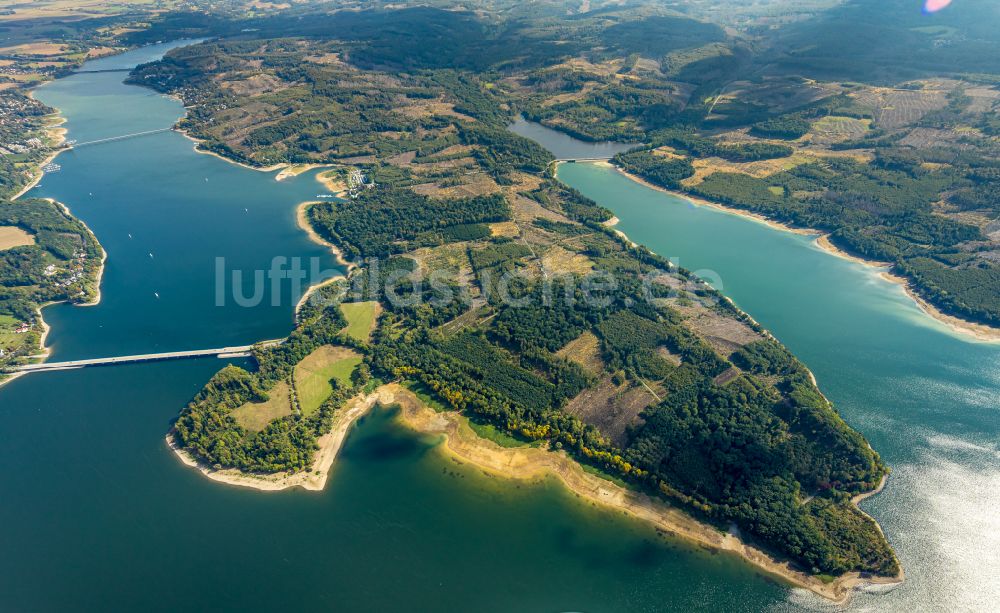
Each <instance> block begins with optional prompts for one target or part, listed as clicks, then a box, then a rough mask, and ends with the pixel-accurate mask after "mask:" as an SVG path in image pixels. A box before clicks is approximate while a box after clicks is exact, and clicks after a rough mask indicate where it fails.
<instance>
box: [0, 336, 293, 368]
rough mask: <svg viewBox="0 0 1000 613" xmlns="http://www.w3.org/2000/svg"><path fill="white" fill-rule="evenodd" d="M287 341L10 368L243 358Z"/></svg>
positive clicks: (79, 366)
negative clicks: (253, 351) (213, 357)
mask: <svg viewBox="0 0 1000 613" xmlns="http://www.w3.org/2000/svg"><path fill="white" fill-rule="evenodd" d="M283 342H285V341H284V339H277V340H270V341H263V342H260V343H257V344H256V345H241V346H238V347H217V348H214V349H193V350H190V351H168V352H164V353H145V354H141V355H122V356H114V357H107V358H91V359H87V360H69V361H65V362H41V363H39V364H23V365H21V366H15V367H13V368H11V369H10V370H9V372H10V373H31V372H45V371H52V370H73V369H76V368H87V367H89V366H117V365H119V364H135V363H138V362H160V361H163V360H183V359H190V358H203V357H211V356H215V357H219V358H241V357H247V356H249V355H250V352H251V351H252V350H253V348H254V347H259V346H263V347H274V346H276V345H280V344H281V343H283Z"/></svg>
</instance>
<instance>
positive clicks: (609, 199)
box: [542, 142, 1000, 611]
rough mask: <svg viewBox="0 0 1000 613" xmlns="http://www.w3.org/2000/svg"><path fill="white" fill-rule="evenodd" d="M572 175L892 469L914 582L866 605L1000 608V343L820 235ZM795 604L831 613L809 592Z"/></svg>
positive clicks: (614, 174) (593, 168) (894, 538)
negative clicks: (733, 314)
mask: <svg viewBox="0 0 1000 613" xmlns="http://www.w3.org/2000/svg"><path fill="white" fill-rule="evenodd" d="M542 144H543V145H546V143H545V142H542ZM558 178H559V179H560V180H561V181H563V182H564V183H566V184H567V185H569V186H571V187H574V188H576V189H578V190H580V191H581V192H582V193H583V194H585V195H586V196H589V197H590V198H592V199H594V200H596V201H597V202H598V203H600V204H602V205H604V206H606V207H608V208H609V209H611V210H612V211H613V212H614V214H615V215H616V216H617V217H619V218H620V220H621V221H620V223H619V224H618V226H617V228H618V229H620V230H621V231H622V232H624V233H625V234H626V235H628V237H629V238H630V239H631V240H633V241H635V242H637V243H640V244H642V245H645V246H647V247H649V248H650V249H652V250H653V251H655V252H657V253H658V254H660V255H661V256H664V257H667V258H675V259H676V261H677V263H678V264H679V265H680V266H683V267H685V268H688V269H690V270H693V271H696V272H698V273H699V274H700V275H702V276H703V277H704V278H706V279H707V280H709V281H711V282H712V283H713V284H714V285H716V286H717V289H720V290H721V291H722V292H723V293H725V294H726V295H727V296H729V297H730V298H732V299H733V300H734V301H735V302H736V304H737V305H738V306H739V307H740V308H742V309H743V310H745V311H746V312H748V313H749V314H750V315H752V316H753V317H754V318H755V319H756V320H757V321H759V322H760V323H761V324H762V325H763V326H764V327H766V328H767V329H769V330H771V331H772V332H773V333H774V334H775V335H776V336H777V337H778V338H779V339H780V340H781V341H782V342H783V343H785V344H786V345H787V346H788V347H789V348H790V349H791V350H792V351H793V352H794V353H795V354H796V355H797V356H798V357H799V358H801V359H802V360H803V361H804V362H805V363H806V364H807V365H808V366H809V368H810V369H811V370H812V371H813V372H814V373H815V375H816V377H817V379H818V382H819V386H820V388H821V390H822V391H823V392H824V393H825V394H826V395H827V396H828V397H829V398H830V399H831V400H832V401H833V402H834V403H835V405H836V406H837V408H838V410H839V411H840V413H841V415H843V417H844V418H845V419H846V420H847V422H848V423H850V424H851V426H853V427H854V428H855V429H857V430H859V431H860V432H862V433H863V434H864V435H865V436H866V437H867V438H868V440H869V441H870V442H871V444H872V446H873V447H874V448H875V449H876V450H877V451H878V452H879V453H880V454H881V455H882V457H883V459H884V460H886V462H887V463H888V464H889V466H890V467H891V468H892V471H893V472H892V475H891V476H890V478H889V481H888V484H887V487H886V489H885V491H884V492H883V493H881V494H880V495H878V496H875V497H874V498H870V499H868V500H867V501H865V502H864V503H862V508H863V509H864V510H866V511H867V512H869V513H870V514H872V515H873V516H874V517H875V518H876V519H877V520H878V521H879V523H880V524H881V525H882V527H883V529H884V530H885V532H886V534H887V536H888V538H889V540H890V542H891V543H892V544H893V546H894V547H895V548H896V550H897V553H898V554H899V556H900V559H901V561H902V564H903V568H904V570H905V571H906V575H907V580H906V582H905V583H904V584H903V585H901V586H899V587H897V588H895V589H894V590H892V591H891V593H887V594H861V595H859V596H856V597H855V599H854V600H853V602H852V607H855V608H858V609H864V608H865V607H878V609H879V610H892V611H913V610H920V609H923V608H926V607H928V606H936V607H942V608H947V609H951V610H987V609H989V608H990V607H991V606H992V604H991V603H995V602H997V600H998V599H1000V583H998V582H997V581H996V577H997V575H998V574H1000V515H997V513H996V508H997V506H998V505H1000V448H998V446H997V441H998V440H1000V406H998V402H997V399H998V398H1000V344H996V343H983V342H976V341H972V340H969V339H968V338H966V337H962V336H959V335H958V334H957V333H954V332H952V331H951V330H950V329H948V328H947V327H946V326H944V325H943V324H940V323H938V322H937V321H935V320H933V319H932V318H930V317H929V316H927V315H925V314H924V313H922V312H921V311H920V310H919V308H918V307H917V306H916V305H915V304H914V302H913V301H912V300H911V299H910V298H908V297H907V296H906V294H905V293H904V291H903V289H902V288H901V287H900V286H899V285H896V284H893V283H890V282H888V281H886V280H884V279H882V278H881V277H880V276H879V270H878V269H875V268H872V267H869V266H865V265H863V264H859V263H855V262H851V261H848V260H845V259H842V258H839V257H836V256H834V255H831V254H828V253H826V252H824V251H822V250H821V249H819V248H818V247H816V246H815V244H814V243H815V237H811V236H803V235H798V234H793V233H790V232H785V231H781V230H778V229H774V228H772V227H770V226H767V225H765V224H763V223H760V222H757V221H754V220H751V219H747V218H745V217H741V216H738V215H735V214H732V213H727V212H724V211H719V210H717V209H713V208H710V207H703V206H695V205H693V204H692V203H691V202H689V201H688V200H686V199H684V198H680V197H677V196H673V195H670V194H667V193H664V192H661V191H657V190H654V189H651V188H648V187H646V186H643V185H641V184H639V183H636V182H634V181H632V180H631V179H629V178H628V177H626V176H625V175H624V174H622V173H620V172H619V171H617V170H616V169H614V168H612V167H610V166H608V165H606V164H605V165H599V164H581V163H577V164H562V165H560V166H559V168H558ZM792 603H793V604H794V605H795V606H799V605H819V603H818V602H817V601H815V600H814V599H813V598H812V597H811V596H808V595H804V594H801V593H798V591H796V593H795V594H794V597H793V601H792ZM790 606H791V604H790Z"/></svg>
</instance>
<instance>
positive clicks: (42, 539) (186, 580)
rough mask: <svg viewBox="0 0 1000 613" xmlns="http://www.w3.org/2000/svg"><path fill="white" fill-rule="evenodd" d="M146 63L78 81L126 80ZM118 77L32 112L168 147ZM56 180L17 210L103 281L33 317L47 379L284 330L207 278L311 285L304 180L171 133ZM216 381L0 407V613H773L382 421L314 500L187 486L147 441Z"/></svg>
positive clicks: (166, 115)
mask: <svg viewBox="0 0 1000 613" xmlns="http://www.w3.org/2000/svg"><path fill="white" fill-rule="evenodd" d="M168 47H169V46H168V45H164V46H159V47H148V48H144V49H140V50H138V51H134V52H130V53H126V54H124V55H121V56H117V57H114V58H108V59H105V60H98V61H95V62H92V63H89V64H88V65H87V69H97V68H100V67H102V66H104V67H127V66H131V65H134V64H136V63H139V62H144V61H150V60H153V59H156V57H158V55H159V54H162V53H163V52H165V51H166V50H167V48H168ZM105 63H107V64H105ZM123 76H124V75H123V74H122V73H87V74H80V75H75V76H72V77H69V78H66V79H64V80H60V81H56V82H54V83H51V84H49V85H46V86H45V87H43V88H41V89H40V90H39V91H38V92H37V95H38V97H39V98H40V99H42V100H43V101H45V102H46V103H48V104H51V105H55V106H57V107H59V108H60V109H61V111H62V113H63V114H64V116H65V117H66V118H67V123H66V125H65V127H66V128H67V129H68V130H69V138H71V139H75V140H77V141H79V142H87V141H88V140H93V139H98V138H103V137H107V136H115V135H120V134H128V133H133V132H137V131H145V130H153V129H159V128H163V127H169V126H170V125H172V123H173V122H174V121H176V119H177V118H178V117H179V116H180V115H181V114H182V112H183V109H181V107H180V105H179V104H178V103H177V102H176V101H173V100H171V99H169V98H164V97H162V96H159V95H157V94H155V93H153V92H150V91H148V90H145V89H142V88H137V87H132V86H126V85H123V84H122V83H121V82H120V80H121V78H122V77H123ZM58 162H59V164H60V165H61V166H62V170H61V171H60V172H59V173H55V174H50V175H47V176H46V177H45V178H44V179H43V181H42V183H41V186H40V187H38V188H36V190H34V191H33V192H32V193H31V194H30V195H32V196H40V197H52V198H55V199H58V200H59V201H61V202H64V203H65V204H67V205H68V206H69V207H70V209H71V210H72V211H73V212H74V213H75V214H76V215H77V216H78V217H80V218H81V219H83V221H85V222H86V223H87V224H88V225H89V226H90V227H91V229H92V230H93V231H94V232H95V234H96V235H97V237H98V239H99V240H100V241H101V242H102V244H103V245H104V247H105V249H106V250H107V251H108V254H109V259H108V262H107V270H106V272H105V276H104V280H103V283H102V294H103V295H102V301H101V303H100V304H99V305H98V306H95V307H87V308H80V307H73V306H69V305H56V306H53V307H50V308H48V309H46V311H45V316H46V319H47V320H48V321H49V323H50V324H51V325H52V327H53V331H52V334H51V335H50V341H51V343H52V344H53V359H73V358H80V357H94V356H100V355H119V354H130V353H137V352H146V351H150V350H158V349H162V350H169V349H187V348H199V347H211V346H218V345H224V344H241V343H247V342H253V341H255V340H260V339H263V338H274V337H280V336H283V335H284V334H286V333H287V332H288V331H289V330H290V329H291V327H292V309H293V306H294V303H295V298H296V296H294V295H293V294H292V292H291V289H290V288H288V287H283V288H282V292H284V293H282V294H281V296H282V298H281V300H279V301H278V304H277V305H276V306H272V305H271V304H270V303H269V302H268V303H267V304H264V305H261V306H258V307H253V308H241V307H238V306H234V304H233V303H232V301H230V302H229V303H227V304H226V306H222V307H219V306H216V304H215V289H216V288H215V279H214V273H215V271H214V261H215V258H216V257H220V256H221V257H225V258H226V259H227V262H228V264H227V266H228V267H229V268H230V269H237V270H243V271H253V270H257V269H262V268H263V269H266V268H268V267H269V266H270V263H271V260H272V258H274V257H276V256H279V257H280V256H285V257H288V258H292V257H302V258H306V257H319V258H324V259H323V261H324V262H329V264H328V267H329V268H331V269H333V268H334V266H333V263H332V260H330V259H328V258H329V257H330V256H329V255H328V254H327V253H326V251H325V249H322V248H320V247H319V246H317V245H313V244H312V243H310V242H308V240H307V239H306V237H305V234H304V233H303V232H301V231H300V230H299V229H297V228H296V227H295V215H294V208H295V204H296V203H298V202H300V201H301V200H304V199H310V198H312V197H313V196H314V195H315V194H316V193H317V191H323V190H322V189H321V188H320V187H319V186H318V184H317V183H315V182H314V181H313V180H312V178H311V177H310V176H309V175H308V174H306V175H302V176H300V177H298V178H297V179H290V180H288V181H283V182H280V183H278V182H276V181H275V180H274V177H273V175H272V174H268V173H261V172H256V171H252V170H248V169H245V168H240V167H238V166H236V165H233V164H229V163H227V162H225V161H222V160H219V159H216V158H214V157H211V156H208V155H203V154H198V153H196V152H195V151H194V150H193V143H191V142H190V141H189V140H187V139H185V138H184V137H183V136H181V135H180V134H177V133H174V132H163V133H159V134H153V135H149V136H143V137H139V138H134V139H128V140H122V141H115V142H112V143H106V144H103V145H97V146H93V147H89V148H88V147H81V148H79V149H76V150H73V151H70V152H66V153H63V154H62V155H60V156H59V158H58ZM206 179H208V180H207V181H206ZM91 194H93V196H91ZM129 234H131V235H132V237H131V238H129ZM150 253H152V254H153V257H152V258H151V257H149V254H150ZM156 294H159V298H157V297H156ZM224 363H225V362H223V361H220V360H217V359H201V360H189V361H177V362H161V363H146V364H134V365H128V366H119V367H108V368H92V369H83V370H75V371H62V372H52V373H41V374H32V375H29V376H26V377H22V378H20V379H17V380H15V381H13V382H11V383H10V384H9V385H7V386H4V387H3V388H0V423H2V424H3V425H2V429H0V440H2V442H3V444H2V445H0V464H2V465H3V466H4V470H3V471H2V472H0V491H3V492H4V499H3V503H2V504H0V522H2V524H3V525H4V526H5V527H6V528H7V530H6V531H5V536H4V538H3V539H2V540H0V609H3V610H16V611H20V610H31V611H63V610H74V611H108V610H140V609H141V610H149V611H156V610H164V611H166V610H170V611H174V610H178V609H182V608H191V607H192V606H193V607H195V608H198V609H218V610H277V609H288V608H291V609H337V610H394V609H395V610H441V609H459V610H467V609H475V610H481V611H510V610H528V611H553V610H587V611H658V610H662V609H664V608H670V607H673V608H679V609H692V608H698V607H706V606H709V607H718V608H722V609H725V610H741V609H751V610H763V609H766V608H768V607H769V606H779V605H782V603H784V602H786V599H787V596H788V594H789V590H788V589H787V588H785V587H782V586H779V585H777V584H774V583H773V582H771V581H769V580H767V579H766V578H765V577H763V576H762V575H760V574H758V573H757V572H756V571H754V570H753V569H751V568H750V567H749V566H748V565H746V564H744V563H742V562H741V561H739V560H738V559H736V558H735V557H733V556H728V555H712V554H709V553H706V552H703V551H701V550H698V549H694V548H691V547H689V546H687V545H686V544H684V543H681V542H678V541H676V540H672V539H668V538H665V537H664V536H662V535H659V534H657V533H656V532H655V531H654V530H653V529H652V528H651V527H649V526H647V525H645V524H642V523H639V522H635V521H631V520H628V519H626V518H625V517H623V516H621V515H619V514H617V513H614V512H611V511H609V510H606V509H602V508H597V507H593V506H590V505H587V504H582V503H581V502H580V501H578V500H577V499H576V498H575V497H574V496H572V495H570V494H569V493H567V491H566V490H565V489H564V488H563V487H561V486H560V485H558V484H557V483H553V482H551V481H543V482H540V483H534V484H528V483H517V482H508V481H503V480H499V479H495V478H488V477H486V476H484V475H483V474H482V473H481V472H479V471H477V470H475V469H472V468H471V467H468V466H464V465H458V464H456V463H455V462H453V461H452V460H450V459H448V458H447V457H446V456H445V455H444V454H443V453H441V452H440V450H439V449H438V445H439V444H440V441H438V440H435V439H428V438H425V437H419V436H416V435H414V434H413V433H411V432H409V431H405V430H403V429H401V427H400V426H399V425H398V424H397V423H396V422H395V421H393V419H392V413H391V411H380V412H376V413H374V414H372V415H370V416H369V417H367V418H366V419H364V420H363V421H362V422H361V423H360V424H359V425H358V426H357V428H356V429H355V430H354V431H353V432H352V434H351V435H350V437H349V438H348V440H347V443H346V445H345V448H344V450H343V452H342V453H343V455H342V457H341V458H340V459H339V460H338V464H337V465H336V467H335V469H334V471H333V474H332V475H331V479H330V481H329V483H328V485H327V488H326V490H324V491H322V492H304V491H295V490H292V491H285V492H275V493H262V492H258V491H251V490H244V489H240V488H233V487H226V486H223V485H221V484H219V483H216V482H213V481H209V480H207V479H205V478H204V477H202V476H201V475H200V474H199V473H198V472H197V471H194V470H191V469H189V468H187V467H185V466H183V465H182V464H181V463H180V462H179V461H178V460H177V458H176V457H175V456H174V454H173V453H172V452H171V451H170V450H169V449H168V448H167V447H166V445H165V444H164V440H163V436H164V434H165V433H166V432H167V430H168V429H169V427H170V423H171V421H172V420H173V419H174V418H175V417H176V415H177V412H178V411H179V410H180V408H181V407H183V406H184V404H185V403H186V402H187V401H188V400H189V399H190V398H191V397H192V396H193V395H194V394H195V393H197V392H198V390H200V389H201V387H202V386H203V385H204V383H205V381H207V380H208V378H209V377H211V375H212V374H213V373H215V372H216V371H217V370H218V369H219V368H220V367H221V366H222V365H223V364H224Z"/></svg>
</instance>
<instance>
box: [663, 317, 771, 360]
mask: <svg viewBox="0 0 1000 613" xmlns="http://www.w3.org/2000/svg"><path fill="white" fill-rule="evenodd" d="M675 308H676V309H677V310H679V311H681V313H683V314H684V315H686V316H687V318H686V319H685V321H684V323H685V325H687V326H688V327H689V328H691V329H692V330H693V331H694V332H696V333H697V334H698V335H699V336H700V337H701V338H703V339H704V340H705V342H707V343H708V344H709V345H711V346H712V348H713V349H715V351H716V352H717V353H718V354H719V355H720V356H722V357H724V358H726V357H729V355H730V354H732V353H733V352H734V351H736V350H738V349H739V348H740V347H742V346H744V345H746V344H748V343H752V342H754V341H759V340H761V339H762V337H761V336H760V335H759V334H757V333H756V332H754V331H753V329H752V328H750V326H748V325H746V324H745V323H743V322H742V321H740V320H738V319H734V318H732V317H728V316H726V315H722V314H721V313H719V312H717V311H714V310H711V309H706V308H704V307H702V306H690V307H681V306H675Z"/></svg>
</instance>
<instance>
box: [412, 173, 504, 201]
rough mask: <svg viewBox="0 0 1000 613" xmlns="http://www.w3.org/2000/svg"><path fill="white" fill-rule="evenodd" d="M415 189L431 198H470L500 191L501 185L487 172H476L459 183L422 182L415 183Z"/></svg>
mask: <svg viewBox="0 0 1000 613" xmlns="http://www.w3.org/2000/svg"><path fill="white" fill-rule="evenodd" d="M412 189H413V191H415V192H417V193H418V194H423V195H425V196H429V197H431V198H468V197H471V196H485V195H487V194H496V193H498V192H500V191H501V190H500V186H499V185H497V183H496V181H494V180H493V178H492V177H490V176H489V175H487V174H486V173H482V172H476V173H470V174H467V175H464V176H463V177H462V183H461V184H459V185H441V184H439V183H421V184H420V185H414V186H413V188H412Z"/></svg>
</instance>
